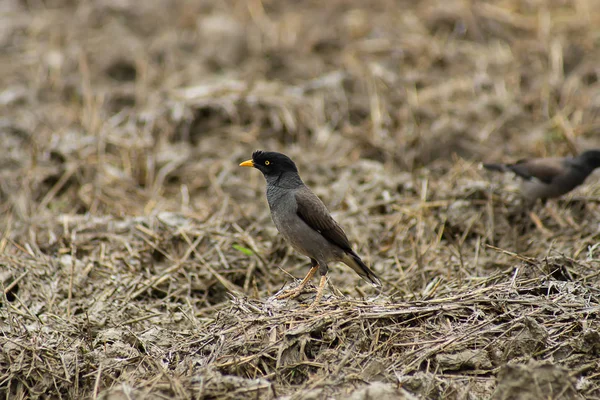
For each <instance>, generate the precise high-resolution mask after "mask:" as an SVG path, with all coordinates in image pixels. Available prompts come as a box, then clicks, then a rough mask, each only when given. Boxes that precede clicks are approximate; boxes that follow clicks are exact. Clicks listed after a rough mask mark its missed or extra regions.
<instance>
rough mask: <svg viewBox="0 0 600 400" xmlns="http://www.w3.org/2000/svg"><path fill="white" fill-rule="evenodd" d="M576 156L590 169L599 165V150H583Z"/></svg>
mask: <svg viewBox="0 0 600 400" xmlns="http://www.w3.org/2000/svg"><path fill="white" fill-rule="evenodd" d="M577 158H579V159H580V160H581V162H582V163H583V164H584V165H585V166H587V167H589V168H590V169H592V170H594V169H596V168H598V167H600V150H587V151H584V152H583V153H581V154H580V155H579V157H577Z"/></svg>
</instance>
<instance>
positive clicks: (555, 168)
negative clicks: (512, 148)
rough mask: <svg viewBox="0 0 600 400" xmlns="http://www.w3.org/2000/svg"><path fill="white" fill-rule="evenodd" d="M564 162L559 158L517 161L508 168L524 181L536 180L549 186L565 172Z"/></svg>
mask: <svg viewBox="0 0 600 400" xmlns="http://www.w3.org/2000/svg"><path fill="white" fill-rule="evenodd" d="M563 162H564V160H563V159H561V158H538V159H532V160H519V161H517V162H516V163H514V164H511V165H508V168H509V169H510V170H511V171H513V172H514V173H515V174H517V175H519V176H520V177H521V178H524V179H534V178H535V179H537V180H539V181H541V182H544V183H547V184H550V183H552V181H553V180H554V179H555V178H556V177H557V176H559V175H561V174H563V173H564V172H565V166H564V165H563Z"/></svg>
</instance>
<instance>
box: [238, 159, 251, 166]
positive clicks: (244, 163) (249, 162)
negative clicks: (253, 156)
mask: <svg viewBox="0 0 600 400" xmlns="http://www.w3.org/2000/svg"><path fill="white" fill-rule="evenodd" d="M240 167H254V161H252V160H248V161H244V162H243V163H241V164H240Z"/></svg>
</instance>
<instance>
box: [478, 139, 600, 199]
mask: <svg viewBox="0 0 600 400" xmlns="http://www.w3.org/2000/svg"><path fill="white" fill-rule="evenodd" d="M483 167H484V168H485V169H488V170H490V171H500V172H507V171H510V172H513V173H515V174H516V175H517V176H519V177H520V178H522V179H523V181H522V183H521V191H522V192H523V194H524V195H525V197H526V198H527V199H528V200H530V201H536V200H537V199H542V200H545V199H549V198H553V197H559V196H562V195H563V194H565V193H568V192H570V191H571V190H573V189H575V188H576V187H577V186H579V185H581V184H582V183H583V182H584V181H585V179H586V178H587V177H588V175H590V174H591V173H592V172H593V171H594V170H595V169H596V168H598V167H600V150H588V151H584V152H583V153H581V154H580V155H578V156H577V157H564V158H533V159H524V160H519V161H517V162H516V163H514V164H483Z"/></svg>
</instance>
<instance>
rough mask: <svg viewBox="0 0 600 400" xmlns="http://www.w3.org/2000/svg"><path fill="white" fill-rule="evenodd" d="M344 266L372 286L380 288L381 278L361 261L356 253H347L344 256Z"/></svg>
mask: <svg viewBox="0 0 600 400" xmlns="http://www.w3.org/2000/svg"><path fill="white" fill-rule="evenodd" d="M343 261H344V264H346V265H347V266H349V267H350V268H352V269H353V270H354V271H355V272H356V273H357V274H358V275H360V277H361V278H363V279H364V280H366V281H367V282H369V283H370V284H371V285H373V286H375V287H377V288H380V287H381V281H380V280H379V277H378V276H377V275H376V274H375V272H373V271H372V270H371V269H370V268H369V267H367V265H366V264H365V263H364V262H363V261H362V260H361V259H360V257H359V256H358V254H356V253H355V252H351V253H346V255H345V256H344V260H343Z"/></svg>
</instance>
